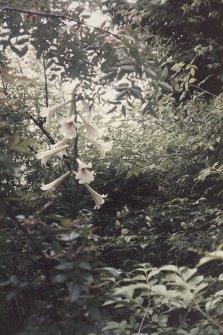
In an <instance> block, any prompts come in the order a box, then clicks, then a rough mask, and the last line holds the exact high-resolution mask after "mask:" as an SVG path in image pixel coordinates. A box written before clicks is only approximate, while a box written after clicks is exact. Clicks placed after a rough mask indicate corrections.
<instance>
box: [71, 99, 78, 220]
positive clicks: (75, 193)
mask: <svg viewBox="0 0 223 335" xmlns="http://www.w3.org/2000/svg"><path fill="white" fill-rule="evenodd" d="M72 105H73V106H72V109H73V114H74V122H77V114H78V113H77V108H76V102H75V96H74V95H73V104H72ZM77 158H78V135H77V136H76V138H75V139H74V146H73V158H72V167H73V170H74V171H77V168H78V164H77ZM78 211H79V184H78V181H77V180H74V183H73V188H72V212H73V218H74V219H75V218H76V217H77V216H78Z"/></svg>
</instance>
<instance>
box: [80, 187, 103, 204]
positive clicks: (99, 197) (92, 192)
mask: <svg viewBox="0 0 223 335" xmlns="http://www.w3.org/2000/svg"><path fill="white" fill-rule="evenodd" d="M84 186H85V187H86V189H87V190H88V192H89V193H90V195H91V197H92V199H93V200H94V202H95V206H94V209H95V208H97V209H99V208H100V207H101V205H103V204H104V202H105V201H104V198H106V197H107V195H104V194H102V195H101V194H99V193H97V192H96V191H95V190H93V188H91V187H90V186H89V185H88V184H84Z"/></svg>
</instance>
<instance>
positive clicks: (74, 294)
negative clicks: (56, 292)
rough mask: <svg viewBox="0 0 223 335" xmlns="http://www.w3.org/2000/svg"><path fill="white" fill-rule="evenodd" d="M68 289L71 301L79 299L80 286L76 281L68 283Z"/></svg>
mask: <svg viewBox="0 0 223 335" xmlns="http://www.w3.org/2000/svg"><path fill="white" fill-rule="evenodd" d="M68 291H69V299H70V302H75V301H77V300H78V298H79V296H80V288H79V286H78V285H77V284H76V283H74V282H72V283H70V284H69V285H68Z"/></svg>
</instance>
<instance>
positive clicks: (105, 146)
mask: <svg viewBox="0 0 223 335" xmlns="http://www.w3.org/2000/svg"><path fill="white" fill-rule="evenodd" d="M84 137H85V138H86V140H88V142H90V143H92V144H93V145H94V146H95V147H96V148H97V149H98V151H99V152H100V154H101V158H104V157H105V153H106V152H108V151H110V150H111V149H112V143H104V142H98V141H96V140H95V139H93V138H91V137H88V136H87V135H84Z"/></svg>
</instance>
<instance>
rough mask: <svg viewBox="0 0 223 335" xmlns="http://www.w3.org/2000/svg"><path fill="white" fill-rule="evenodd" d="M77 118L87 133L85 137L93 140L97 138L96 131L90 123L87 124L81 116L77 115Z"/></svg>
mask: <svg viewBox="0 0 223 335" xmlns="http://www.w3.org/2000/svg"><path fill="white" fill-rule="evenodd" d="M79 116H80V118H81V120H82V121H83V124H84V126H85V128H86V131H87V133H86V136H87V137H89V138H92V139H93V140H95V139H96V138H97V137H98V136H99V133H98V131H97V129H96V128H95V127H94V126H93V125H92V124H91V123H90V122H88V121H87V120H86V119H85V118H84V117H83V116H82V115H81V114H79Z"/></svg>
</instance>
